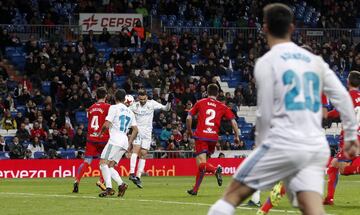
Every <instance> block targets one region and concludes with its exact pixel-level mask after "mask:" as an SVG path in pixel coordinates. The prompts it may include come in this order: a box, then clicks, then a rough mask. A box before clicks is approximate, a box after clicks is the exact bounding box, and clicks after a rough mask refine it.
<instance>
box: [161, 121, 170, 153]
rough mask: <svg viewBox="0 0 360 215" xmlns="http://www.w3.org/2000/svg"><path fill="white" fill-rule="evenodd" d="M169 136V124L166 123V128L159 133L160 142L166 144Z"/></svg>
mask: <svg viewBox="0 0 360 215" xmlns="http://www.w3.org/2000/svg"><path fill="white" fill-rule="evenodd" d="M170 136H171V124H170V123H168V124H167V125H166V127H164V128H163V130H162V131H161V134H160V140H161V141H163V142H166V141H168V140H169V138H170ZM165 148H166V147H165Z"/></svg>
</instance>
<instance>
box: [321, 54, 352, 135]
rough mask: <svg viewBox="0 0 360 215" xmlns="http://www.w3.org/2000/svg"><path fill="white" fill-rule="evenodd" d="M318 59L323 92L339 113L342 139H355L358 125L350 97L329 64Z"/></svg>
mask: <svg viewBox="0 0 360 215" xmlns="http://www.w3.org/2000/svg"><path fill="white" fill-rule="evenodd" d="M320 61H321V63H322V64H323V65H322V67H323V81H324V87H323V88H324V93H325V95H326V96H328V98H329V99H330V100H331V102H332V104H333V105H334V106H335V108H336V110H338V111H339V113H340V117H341V121H342V126H343V129H344V132H345V135H344V140H345V141H349V140H356V139H357V128H358V126H357V122H356V116H355V111H354V105H353V103H352V100H351V97H350V95H349V93H348V92H347V91H346V89H345V87H344V86H343V85H342V83H341V82H340V80H339V79H338V77H337V76H336V75H335V73H334V72H333V71H332V70H331V69H330V68H329V65H328V64H327V63H325V62H324V61H323V60H322V59H321V60H320Z"/></svg>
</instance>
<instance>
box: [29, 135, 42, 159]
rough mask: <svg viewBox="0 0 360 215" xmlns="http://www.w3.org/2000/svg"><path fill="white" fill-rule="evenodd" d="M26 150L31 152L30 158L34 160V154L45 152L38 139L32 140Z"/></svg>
mask: <svg viewBox="0 0 360 215" xmlns="http://www.w3.org/2000/svg"><path fill="white" fill-rule="evenodd" d="M27 149H28V150H30V151H31V158H34V154H35V152H45V150H44V145H43V144H42V142H41V141H40V139H39V138H38V137H34V138H33V140H32V141H31V143H30V144H29V145H28V148H27Z"/></svg>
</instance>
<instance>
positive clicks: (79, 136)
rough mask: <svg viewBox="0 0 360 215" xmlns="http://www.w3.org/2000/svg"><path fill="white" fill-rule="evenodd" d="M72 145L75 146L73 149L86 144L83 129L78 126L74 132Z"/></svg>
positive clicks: (80, 147)
mask: <svg viewBox="0 0 360 215" xmlns="http://www.w3.org/2000/svg"><path fill="white" fill-rule="evenodd" d="M72 145H74V146H75V149H77V150H79V149H85V145H86V135H85V134H84V131H83V130H82V129H81V128H80V127H79V128H78V129H77V130H76V134H75V136H74V138H73V140H72Z"/></svg>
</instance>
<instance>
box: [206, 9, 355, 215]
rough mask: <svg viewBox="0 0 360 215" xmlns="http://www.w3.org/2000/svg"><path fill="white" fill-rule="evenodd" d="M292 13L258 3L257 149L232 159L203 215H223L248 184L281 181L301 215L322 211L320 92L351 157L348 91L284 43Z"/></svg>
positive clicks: (247, 191)
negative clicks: (261, 39)
mask: <svg viewBox="0 0 360 215" xmlns="http://www.w3.org/2000/svg"><path fill="white" fill-rule="evenodd" d="M293 22H294V15H293V12H292V10H291V9H290V8H289V7H288V6H286V5H284V4H279V3H275V4H269V5H267V6H266V7H265V8H264V25H263V30H264V32H265V34H266V38H267V42H268V45H269V47H270V51H269V52H267V53H266V54H265V55H264V56H263V57H261V58H260V59H258V61H257V62H256V65H255V71H254V73H255V78H256V86H257V96H258V98H257V106H258V110H257V122H256V133H255V134H256V136H255V142H256V144H257V145H258V147H257V148H256V149H255V150H254V151H253V153H252V154H251V155H250V156H249V157H248V158H247V159H246V160H245V161H244V162H243V163H242V164H241V165H240V167H239V168H238V170H237V171H236V173H235V174H234V177H233V180H232V182H231V184H230V186H229V187H228V188H227V190H226V191H225V194H224V196H223V198H222V199H220V200H218V201H217V202H216V203H215V204H214V205H213V206H212V207H211V208H210V210H209V212H208V214H209V215H215V214H217V215H219V214H220V215H230V214H234V213H235V208H236V206H238V205H239V204H241V203H242V202H243V201H244V200H245V199H246V198H247V197H249V196H250V195H251V194H252V193H253V192H255V191H256V190H264V189H268V188H271V187H272V186H274V184H275V183H277V182H278V181H281V180H282V181H283V182H284V184H285V187H286V189H287V191H288V195H289V197H290V200H291V201H292V203H293V204H294V203H295V202H294V201H293V200H294V199H295V198H294V197H297V198H296V199H297V200H298V202H297V203H298V205H297V206H299V208H300V210H301V212H302V213H303V214H308V215H315V214H316V215H323V214H325V211H324V207H323V205H322V195H323V189H324V188H323V187H324V174H325V168H326V164H327V162H328V159H329V156H330V149H329V145H328V143H327V140H326V137H325V134H324V132H323V129H322V127H321V122H322V108H321V93H322V92H324V93H325V95H326V96H328V98H329V99H330V100H331V101H332V102H333V104H334V105H335V107H336V109H337V110H338V111H339V112H340V115H341V117H342V121H343V127H344V130H345V137H344V138H345V145H346V147H345V150H346V153H347V154H348V155H349V157H354V156H356V155H357V153H358V150H359V143H358V140H357V128H358V126H357V122H356V118H355V113H354V109H353V104H352V101H351V98H350V96H349V95H348V93H347V92H346V89H345V87H344V86H343V85H342V84H341V82H340V81H339V79H338V78H337V77H336V75H335V73H334V72H333V71H331V70H330V68H329V66H328V65H327V64H326V63H325V62H324V61H323V59H322V58H321V57H319V56H316V55H314V54H312V53H310V52H309V51H307V50H305V49H303V48H301V47H299V46H297V45H296V44H294V43H292V42H291V34H292V32H293V31H294V29H295V27H294V24H293Z"/></svg>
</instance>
